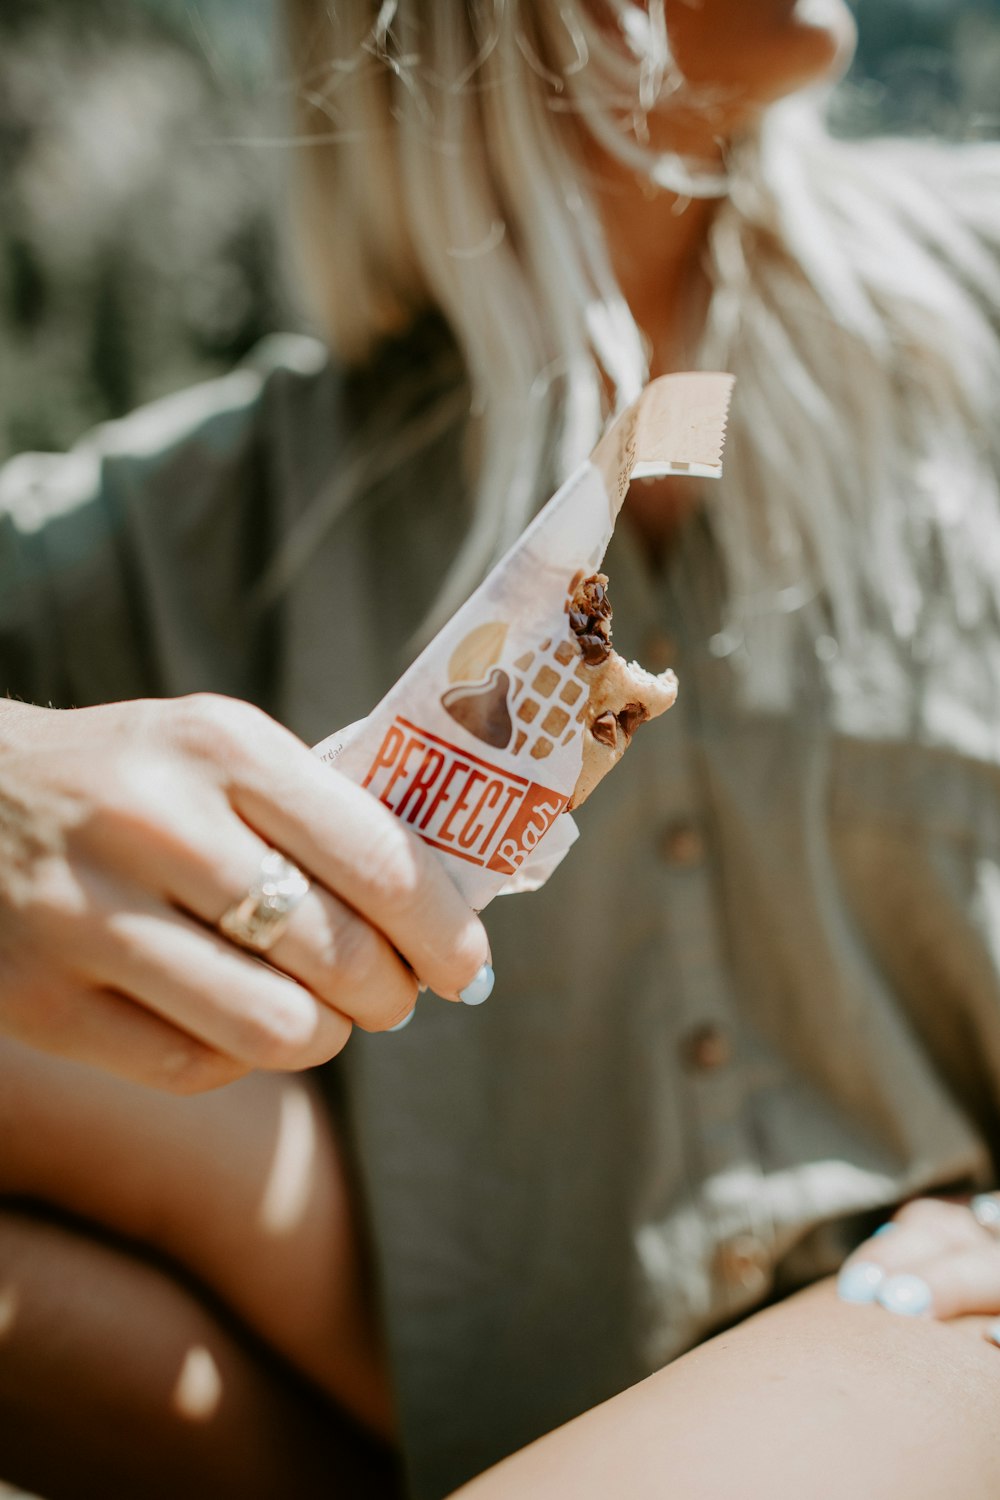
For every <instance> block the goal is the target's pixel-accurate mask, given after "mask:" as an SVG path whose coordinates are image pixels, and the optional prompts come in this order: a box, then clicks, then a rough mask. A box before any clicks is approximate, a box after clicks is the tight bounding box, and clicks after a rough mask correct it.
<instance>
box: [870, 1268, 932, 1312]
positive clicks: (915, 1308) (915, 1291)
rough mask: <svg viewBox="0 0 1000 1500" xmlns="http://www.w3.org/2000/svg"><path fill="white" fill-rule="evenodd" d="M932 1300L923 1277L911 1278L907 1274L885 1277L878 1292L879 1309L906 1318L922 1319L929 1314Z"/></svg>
mask: <svg viewBox="0 0 1000 1500" xmlns="http://www.w3.org/2000/svg"><path fill="white" fill-rule="evenodd" d="M933 1300H934V1299H933V1297H932V1295H931V1289H930V1287H929V1286H928V1285H927V1283H926V1281H925V1280H924V1279H923V1277H922V1276H911V1275H910V1274H909V1273H908V1272H903V1273H902V1274H901V1275H899V1276H889V1277H887V1278H886V1280H885V1281H883V1283H882V1285H881V1286H880V1287H879V1290H878V1303H879V1306H880V1307H884V1308H885V1310H886V1312H891V1313H900V1314H902V1315H903V1316H904V1317H907V1318H922V1317H923V1315H924V1313H929V1312H930V1310H931V1303H932V1302H933Z"/></svg>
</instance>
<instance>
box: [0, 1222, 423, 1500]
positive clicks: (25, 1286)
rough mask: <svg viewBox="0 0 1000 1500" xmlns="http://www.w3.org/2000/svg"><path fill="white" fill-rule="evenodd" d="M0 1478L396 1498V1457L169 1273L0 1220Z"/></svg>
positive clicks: (132, 1490) (47, 1227)
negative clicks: (298, 1382) (281, 1366)
mask: <svg viewBox="0 0 1000 1500" xmlns="http://www.w3.org/2000/svg"><path fill="white" fill-rule="evenodd" d="M0 1474H3V1475H4V1477H5V1478H7V1479H9V1480H14V1481H17V1482H18V1483H21V1484H24V1485H28V1486H30V1487H31V1488H32V1489H33V1490H35V1491H37V1492H38V1493H40V1494H43V1495H45V1496H46V1497H47V1500H98V1497H100V1500H119V1497H126V1496H140V1495H141V1496H142V1497H144V1500H177V1497H178V1496H181V1495H185V1494H187V1495H193V1496H205V1495H211V1496H212V1497H213V1500H229V1497H232V1500H237V1497H238V1500H279V1497H281V1500H286V1497H290V1496H296V1497H302V1500H308V1497H310V1496H323V1497H324V1500H348V1497H350V1500H383V1497H388V1496H393V1495H395V1494H396V1493H397V1491H396V1488H395V1484H394V1478H393V1468H392V1462H391V1459H390V1458H389V1457H388V1455H387V1453H386V1451H385V1450H381V1449H379V1448H378V1447H377V1445H376V1444H375V1443H374V1442H371V1441H369V1440H366V1439H364V1438H362V1437H360V1435H359V1433H358V1431H357V1429H355V1428H354V1427H353V1424H350V1423H348V1421H347V1420H346V1419H345V1418H343V1417H341V1416H338V1414H337V1412H336V1411H335V1410H334V1409H333V1408H332V1407H331V1405H330V1404H329V1403H328V1402H327V1401H326V1400H325V1399H324V1398H323V1397H321V1396H319V1395H318V1394H316V1393H315V1392H313V1391H312V1390H309V1389H306V1388H304V1387H303V1388H299V1387H298V1386H297V1384H296V1382H295V1381H294V1380H293V1379H291V1378H290V1377H289V1376H288V1374H287V1372H285V1371H283V1370H282V1369H281V1368H280V1366H279V1365H278V1364H277V1362H275V1361H274V1360H273V1359H269V1358H268V1357H267V1356H266V1355H265V1354H264V1353H263V1352H262V1351H261V1350H259V1349H256V1348H254V1347H253V1345H252V1344H251V1343H250V1342H249V1341H248V1340H246V1339H245V1338H244V1337H243V1336H242V1335H241V1334H240V1333H239V1332H238V1330H236V1329H235V1328H233V1327H229V1326H227V1325H226V1324H225V1323H224V1322H223V1321H222V1320H221V1319H220V1318H219V1317H218V1316H217V1315H216V1314H215V1313H214V1312H213V1311H212V1310H210V1309H209V1308H208V1307H207V1306H206V1305H205V1304H204V1303H202V1302H201V1301H200V1300H199V1299H198V1298H197V1297H196V1296H195V1295H194V1294H192V1292H191V1291H190V1290H188V1289H186V1288H185V1287H183V1286H182V1285H181V1284H180V1283H179V1282H178V1281H176V1280H175V1279H174V1278H173V1277H172V1276H170V1275H169V1274H168V1273H166V1272H164V1271H163V1270H161V1269H158V1268H156V1267H154V1266H153V1265H150V1264H148V1263H146V1262H144V1261H143V1260H141V1259H139V1258H137V1257H136V1256H135V1255H133V1254H128V1253H126V1252H124V1251H122V1250H120V1249H117V1248H114V1247H112V1246H110V1245H105V1244H100V1243H98V1241H97V1240H95V1239H93V1238H90V1237H88V1236H87V1235H85V1234H82V1233H80V1232H78V1231H76V1230H74V1229H69V1228H66V1227H63V1226H60V1225H57V1224H49V1223H43V1222H41V1221H39V1220H37V1219H32V1218H30V1217H28V1216H21V1215H14V1214H8V1213H3V1214H0Z"/></svg>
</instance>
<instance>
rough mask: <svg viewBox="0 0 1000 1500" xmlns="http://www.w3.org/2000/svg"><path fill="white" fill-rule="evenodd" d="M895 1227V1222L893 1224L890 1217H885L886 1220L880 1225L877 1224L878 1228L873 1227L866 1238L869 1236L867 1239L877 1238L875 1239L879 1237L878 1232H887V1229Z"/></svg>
mask: <svg viewBox="0 0 1000 1500" xmlns="http://www.w3.org/2000/svg"><path fill="white" fill-rule="evenodd" d="M895 1227H896V1226H895V1224H894V1223H893V1222H892V1220H891V1219H886V1221H885V1223H884V1224H880V1225H879V1226H878V1228H877V1229H873V1230H872V1232H871V1234H870V1235H869V1236H868V1238H869V1239H870V1240H877V1239H878V1237H879V1235H880V1234H888V1233H889V1230H890V1229H895Z"/></svg>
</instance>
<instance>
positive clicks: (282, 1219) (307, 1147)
mask: <svg viewBox="0 0 1000 1500" xmlns="http://www.w3.org/2000/svg"><path fill="white" fill-rule="evenodd" d="M280 1109H281V1112H280V1118H279V1120H278V1132H277V1139H276V1140H275V1144H274V1156H273V1158H272V1161H271V1169H270V1171H269V1173H268V1177H267V1183H266V1185H265V1187H264V1195H263V1197H262V1198H261V1203H260V1210H259V1213H258V1216H257V1217H258V1223H259V1224H260V1227H261V1228H262V1229H263V1230H264V1232H265V1233H266V1234H272V1235H278V1234H290V1233H291V1232H292V1230H293V1229H295V1228H297V1226H298V1225H299V1224H300V1223H301V1222H302V1219H303V1218H304V1216H305V1212H306V1209H307V1207H308V1205H309V1197H310V1193H311V1190H312V1185H313V1180H314V1177H315V1168H316V1121H315V1119H314V1117H313V1106H312V1104H311V1103H310V1100H309V1096H308V1094H307V1093H306V1091H305V1089H303V1088H300V1087H298V1086H297V1085H295V1084H289V1086H288V1087H287V1088H285V1089H283V1090H282V1093H281V1106H280Z"/></svg>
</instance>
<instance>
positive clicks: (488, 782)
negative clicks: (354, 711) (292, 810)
mask: <svg viewBox="0 0 1000 1500" xmlns="http://www.w3.org/2000/svg"><path fill="white" fill-rule="evenodd" d="M732 384H733V382H732V378H731V377H730V376H729V375H721V374H700V373H699V374H685V375H666V376H663V377H661V378H660V379H659V380H655V381H653V382H652V383H651V384H650V385H648V386H647V387H646V389H645V390H644V391H643V392H642V394H641V396H639V398H638V399H637V400H636V401H635V402H634V403H633V405H632V406H630V407H629V408H628V409H627V410H626V411H625V412H623V413H622V415H621V416H620V417H619V418H618V419H617V421H616V422H615V423H614V424H613V426H612V427H611V428H610V429H609V431H608V432H607V433H606V434H605V435H604V437H603V438H602V439H601V441H600V442H599V443H598V445H597V447H596V448H595V449H594V451H593V453H592V454H591V456H590V458H589V459H588V460H587V461H586V462H585V463H583V464H581V465H580V467H579V468H578V469H577V470H576V472H575V473H573V474H571V475H570V477H569V478H568V479H567V480H566V482H565V484H563V485H562V486H561V487H560V488H559V490H557V492H556V493H555V495H553V497H552V499H551V500H550V501H549V502H548V504H547V505H546V506H545V507H544V509H543V510H541V511H540V512H539V514H538V515H537V516H536V517H535V519H534V521H533V522H532V523H531V525H530V526H528V528H527V530H526V531H524V532H523V534H522V535H521V536H520V538H519V539H518V540H517V542H515V544H514V546H513V547H512V548H511V549H510V551H509V552H508V553H507V554H506V556H505V557H503V558H502V559H501V560H500V562H499V563H497V565H496V567H495V568H494V569H493V570H492V572H491V573H490V574H489V576H488V577H487V578H486V579H485V580H484V582H483V583H482V584H481V585H480V587H479V588H478V589H477V590H476V591H475V593H474V594H473V595H472V596H471V598H469V599H468V600H467V601H466V603H465V604H464V605H463V606H462V608H461V609H460V610H459V611H458V612H457V613H456V614H455V615H453V616H452V618H451V620H449V622H448V623H447V625H445V626H444V627H443V629H442V630H440V631H439V633H438V634H437V635H436V636H435V637H434V639H433V640H432V641H431V642H430V644H429V645H428V646H427V647H426V648H425V649H424V651H423V652H421V654H420V656H419V657H418V658H417V660H416V661H415V662H414V663H413V665H412V666H411V667H410V668H409V669H408V670H407V671H406V672H405V673H404V674H403V676H402V677H401V678H400V679H399V681H398V682H397V683H396V684H395V686H394V687H393V688H391V689H390V691H389V692H388V693H387V694H386V695H385V697H384V698H383V699H382V701H381V702H380V703H378V704H377V705H376V706H375V708H374V709H373V710H372V712H371V713H370V714H369V715H368V717H367V718H366V719H363V720H360V721H359V722H358V723H356V724H352V725H350V726H349V727H348V728H346V729H343V730H340V731H339V732H338V733H336V734H333V735H330V736H329V738H327V739H325V740H323V741H321V742H320V744H318V745H317V746H316V747H315V749H316V753H317V754H318V755H319V756H320V757H321V758H322V759H323V760H324V761H326V762H328V763H329V764H331V765H335V766H336V768H337V770H338V771H340V772H341V773H342V774H344V775H345V776H349V777H350V778H351V780H353V781H356V782H358V783H359V784H360V785H361V786H363V787H367V789H368V790H369V791H370V792H371V793H372V795H373V796H375V797H378V798H379V800H380V801H381V802H382V803H384V805H385V806H386V807H388V808H389V809H390V811H392V812H393V813H395V815H396V816H397V817H398V818H400V819H401V820H402V821H403V822H404V823H406V824H407V825H408V826H409V827H410V828H411V829H412V830H413V831H414V832H415V833H417V834H419V835H420V837H421V838H422V839H423V840H424V841H425V843H427V844H428V845H429V846H430V847H431V848H432V849H433V850H434V851H435V852H436V853H437V854H438V855H439V857H440V858H441V860H442V861H443V862H444V864H445V866H446V868H447V870H448V873H449V875H450V876H451V878H452V880H453V881H454V882H455V884H456V885H457V886H458V888H459V890H460V891H461V892H462V894H463V895H464V896H465V898H466V900H467V901H468V902H469V905H470V906H471V907H473V908H474V909H475V910H476V911H481V910H482V908H483V907H485V906H486V905H487V904H488V903H489V902H490V901H492V899H493V897H494V896H496V895H499V894H501V893H507V892H511V891H516V890H533V889H536V888H537V887H538V886H540V885H542V884H543V883H544V882H545V880H547V879H548V877H549V875H550V874H551V873H552V871H553V870H554V869H555V867H556V866H557V865H558V863H559V862H560V860H561V859H562V858H563V857H564V856H565V854H566V852H567V851H568V849H569V848H570V846H571V844H572V843H573V841H574V840H575V838H576V836H577V830H576V825H575V824H574V822H573V820H572V818H571V817H570V815H569V814H568V813H567V812H566V811H565V808H566V806H567V804H568V803H569V801H570V799H571V797H572V794H573V790H574V788H575V786H576V783H577V780H578V778H579V776H580V768H581V762H582V759H583V736H584V733H585V732H586V728H585V723H584V718H585V713H586V706H587V701H588V688H587V673H588V671H589V668H587V667H586V665H585V664H584V662H583V658H582V656H581V653H580V649H579V645H578V643H577V642H576V641H575V640H574V639H573V637H572V634H571V633H570V631H569V628H568V623H567V612H566V610H567V599H568V597H569V591H570V588H571V586H572V584H573V582H574V580H576V579H578V578H579V576H580V575H581V574H584V575H586V574H591V573H593V572H595V570H596V569H597V568H598V567H599V566H600V563H601V560H602V558H603V557H604V553H605V550H606V548H607V545H608V543H609V541H610V540H611V534H612V531H613V530H614V524H615V520H616V517H617V515H618V512H619V510H620V509H621V506H622V503H623V501H624V499H625V495H626V493H627V491H628V487H629V484H630V482H631V480H632V479H633V478H639V477H652V476H655V475H665V474H690V475H701V476H705V477H708V478H717V477H718V476H719V475H720V474H721V472H722V447H723V441H724V437H725V426H726V417H727V413H728V408H729V398H730V393H731V390H732Z"/></svg>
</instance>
